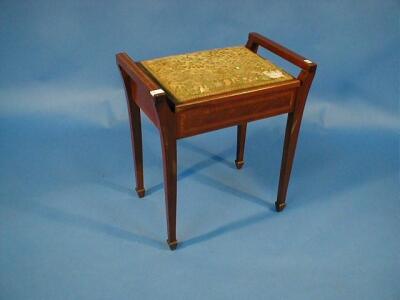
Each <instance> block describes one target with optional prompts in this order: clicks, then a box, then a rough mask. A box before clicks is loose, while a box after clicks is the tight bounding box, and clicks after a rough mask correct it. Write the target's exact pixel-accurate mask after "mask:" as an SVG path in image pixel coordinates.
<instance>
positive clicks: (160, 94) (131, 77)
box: [116, 33, 317, 250]
mask: <svg viewBox="0 0 400 300" xmlns="http://www.w3.org/2000/svg"><path fill="white" fill-rule="evenodd" d="M259 46H261V47H263V48H265V49H267V50H269V51H271V52H273V53H275V54H276V55H278V56H280V57H282V58H284V59H285V60H287V61H289V62H291V63H292V64H294V65H296V66H297V67H299V68H301V71H300V73H299V75H298V76H297V77H293V76H292V75H290V74H289V73H288V72H286V71H284V70H283V69H281V68H279V67H277V66H276V65H274V64H273V63H271V62H270V61H268V60H267V59H265V58H263V57H261V56H259V55H258V54H257V50H258V47H259ZM116 60H117V65H118V67H119V70H120V72H121V75H122V79H123V81H124V84H125V92H126V98H127V102H128V110H129V119H130V126H131V138H132V148H133V157H134V162H135V175H136V192H137V194H138V196H139V197H143V196H144V194H145V189H144V185H143V154H142V132H141V119H140V110H142V111H143V112H144V113H145V114H146V115H147V117H148V118H149V119H150V120H151V122H152V123H153V124H154V125H155V126H156V127H157V128H158V130H159V132H160V138H161V145H162V156H163V164H164V190H165V205H166V213H167V229H168V240H167V243H168V245H169V247H170V249H171V250H174V249H176V247H177V244H178V241H177V239H176V195H177V171H176V170H177V167H176V156H177V155H176V141H177V139H181V138H185V137H189V136H193V135H196V134H200V133H204V132H208V131H212V130H216V129H220V128H224V127H229V126H234V125H236V126H237V151H236V160H235V164H236V167H237V168H238V169H240V168H242V166H243V163H244V160H243V154H244V145H245V139H246V126H247V122H250V121H255V120H259V119H263V118H267V117H271V116H275V115H279V114H284V113H287V114H288V118H287V124H286V133H285V140H284V145H283V155H282V163H281V170H280V178H279V187H278V196H277V200H276V202H275V207H276V210H277V211H282V210H283V209H284V208H285V205H286V203H285V199H286V193H287V188H288V183H289V177H290V172H291V169H292V164H293V158H294V155H295V150H296V144H297V138H298V135H299V130H300V123H301V120H302V116H303V110H304V106H305V103H306V99H307V95H308V91H309V89H310V87H311V83H312V80H313V78H314V75H315V71H316V69H317V65H316V64H315V63H313V62H312V61H310V60H308V59H305V58H304V57H302V56H300V55H298V54H296V53H295V52H293V51H291V50H289V49H287V48H285V47H283V46H281V45H279V44H278V43H276V42H274V41H272V40H270V39H267V38H265V37H263V36H261V35H260V34H258V33H250V34H249V37H248V41H247V43H246V45H245V46H237V47H228V48H221V49H214V50H208V51H199V52H194V53H189V54H183V55H174V56H168V57H164V58H159V59H153V60H147V61H142V62H135V61H134V60H132V59H131V58H130V57H129V56H128V55H127V54H126V53H118V54H117V55H116Z"/></svg>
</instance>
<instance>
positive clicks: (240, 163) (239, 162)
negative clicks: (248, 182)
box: [235, 159, 244, 170]
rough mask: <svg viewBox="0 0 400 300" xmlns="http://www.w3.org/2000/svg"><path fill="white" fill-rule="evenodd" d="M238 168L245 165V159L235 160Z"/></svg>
mask: <svg viewBox="0 0 400 300" xmlns="http://www.w3.org/2000/svg"><path fill="white" fill-rule="evenodd" d="M235 165H236V169H238V170H240V169H241V168H242V167H243V165H244V160H237V159H236V160H235Z"/></svg>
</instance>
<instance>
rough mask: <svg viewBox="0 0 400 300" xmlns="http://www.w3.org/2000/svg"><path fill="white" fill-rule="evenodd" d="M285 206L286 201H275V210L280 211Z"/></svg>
mask: <svg viewBox="0 0 400 300" xmlns="http://www.w3.org/2000/svg"><path fill="white" fill-rule="evenodd" d="M285 207H286V203H285V202H284V203H278V201H276V202H275V208H276V211H277V212H280V211H282V210H284V209H285Z"/></svg>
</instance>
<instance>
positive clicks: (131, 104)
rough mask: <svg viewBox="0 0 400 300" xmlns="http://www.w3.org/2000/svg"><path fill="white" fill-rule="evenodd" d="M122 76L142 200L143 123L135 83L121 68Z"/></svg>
mask: <svg viewBox="0 0 400 300" xmlns="http://www.w3.org/2000/svg"><path fill="white" fill-rule="evenodd" d="M120 71H121V76H122V79H123V81H124V85H125V91H126V93H125V94H126V99H127V102H128V112H129V123H130V127H131V141H132V151H133V161H134V165H135V178H136V189H135V190H136V193H137V194H138V196H139V197H140V198H142V197H144V193H145V189H144V183H143V150H142V122H141V118H140V108H139V106H138V105H137V104H136V103H135V101H133V99H132V95H133V94H134V92H133V82H132V81H131V80H130V79H129V77H128V75H127V74H126V73H125V72H124V71H123V70H122V69H121V68H120Z"/></svg>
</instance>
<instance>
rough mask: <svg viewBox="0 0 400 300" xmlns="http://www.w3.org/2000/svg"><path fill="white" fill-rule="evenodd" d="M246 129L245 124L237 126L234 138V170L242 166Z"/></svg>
mask: <svg viewBox="0 0 400 300" xmlns="http://www.w3.org/2000/svg"><path fill="white" fill-rule="evenodd" d="M246 129H247V123H246V122H245V123H242V124H239V125H238V126H237V137H236V143H237V144H236V160H235V165H236V168H238V169H241V168H242V167H243V164H244V160H243V156H244V145H245V143H246Z"/></svg>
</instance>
